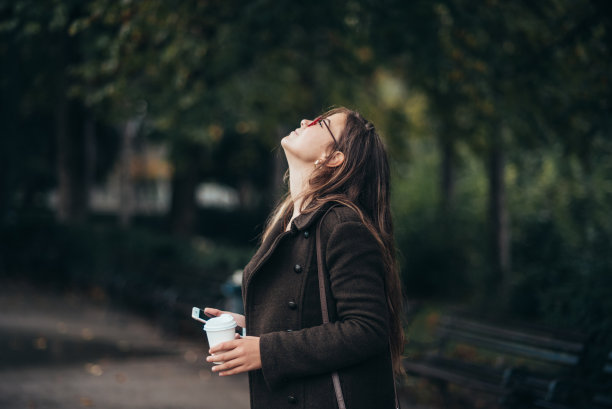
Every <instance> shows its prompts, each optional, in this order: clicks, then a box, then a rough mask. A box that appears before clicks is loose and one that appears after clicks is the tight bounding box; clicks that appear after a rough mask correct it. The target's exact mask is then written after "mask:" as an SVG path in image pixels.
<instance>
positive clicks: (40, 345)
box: [34, 337, 47, 350]
mask: <svg viewBox="0 0 612 409" xmlns="http://www.w3.org/2000/svg"><path fill="white" fill-rule="evenodd" d="M34 348H36V349H40V350H43V349H47V339H46V338H45V337H38V338H36V339H35V340H34Z"/></svg>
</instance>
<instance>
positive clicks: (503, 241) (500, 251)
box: [489, 128, 510, 306]
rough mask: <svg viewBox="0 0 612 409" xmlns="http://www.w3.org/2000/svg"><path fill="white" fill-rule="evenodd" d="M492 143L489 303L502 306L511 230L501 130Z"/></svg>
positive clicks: (507, 285) (507, 270) (506, 285)
mask: <svg viewBox="0 0 612 409" xmlns="http://www.w3.org/2000/svg"><path fill="white" fill-rule="evenodd" d="M498 132H499V135H496V138H495V140H494V141H493V143H492V146H491V151H490V157H489V224H490V235H491V240H490V243H491V260H492V271H491V274H492V275H491V278H490V284H491V286H492V288H490V290H491V291H490V296H491V300H495V302H496V303H498V304H499V303H500V302H501V303H502V306H503V303H504V301H505V300H506V299H507V295H508V290H509V279H510V277H509V275H510V229H509V216H508V209H507V206H506V186H505V180H504V169H505V155H504V144H503V128H501V129H500V130H499V131H498Z"/></svg>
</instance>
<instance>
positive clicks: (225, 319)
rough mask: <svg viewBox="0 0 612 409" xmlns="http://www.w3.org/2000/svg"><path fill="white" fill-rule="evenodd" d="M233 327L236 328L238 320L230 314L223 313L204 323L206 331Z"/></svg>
mask: <svg viewBox="0 0 612 409" xmlns="http://www.w3.org/2000/svg"><path fill="white" fill-rule="evenodd" d="M231 328H236V321H234V317H232V316H231V315H229V314H221V315H219V316H218V317H215V318H211V319H209V320H208V321H206V325H204V331H223V330H226V329H231Z"/></svg>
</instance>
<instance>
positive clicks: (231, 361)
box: [212, 358, 242, 372]
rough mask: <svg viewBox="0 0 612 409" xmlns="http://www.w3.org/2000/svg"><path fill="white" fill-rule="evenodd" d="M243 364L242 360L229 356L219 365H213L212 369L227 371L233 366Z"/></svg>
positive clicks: (214, 370)
mask: <svg viewBox="0 0 612 409" xmlns="http://www.w3.org/2000/svg"><path fill="white" fill-rule="evenodd" d="M241 365H242V360H241V359H239V358H237V359H232V358H228V359H226V360H224V361H223V363H222V364H219V365H215V366H213V367H212V371H213V372H225V371H228V370H231V369H232V368H235V367H237V366H241Z"/></svg>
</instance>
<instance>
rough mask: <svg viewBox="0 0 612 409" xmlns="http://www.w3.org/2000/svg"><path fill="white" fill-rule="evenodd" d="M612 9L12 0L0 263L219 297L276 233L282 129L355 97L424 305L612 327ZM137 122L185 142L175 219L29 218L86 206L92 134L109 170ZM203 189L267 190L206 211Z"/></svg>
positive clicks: (173, 150) (5, 64) (3, 113)
mask: <svg viewBox="0 0 612 409" xmlns="http://www.w3.org/2000/svg"><path fill="white" fill-rule="evenodd" d="M611 16H612V13H611V12H610V4H609V2H606V1H603V0H544V1H538V2H502V1H497V0H487V1H483V2H480V3H475V2H472V1H470V0H440V1H436V2H430V1H411V2H406V1H400V0H385V1H370V0H363V1H346V2H334V1H332V2H329V1H322V0H316V1H311V2H308V3H303V4H302V3H296V2H293V1H278V0H254V1H251V2H249V3H248V4H244V3H243V2H237V1H233V0H228V1H222V2H218V1H208V0H201V1H182V2H180V3H176V4H175V3H171V2H167V1H162V0H143V1H121V2H115V1H109V0H88V1H85V2H83V1H75V0H65V1H59V0H58V1H51V2H36V1H31V0H17V1H8V0H0V98H1V99H0V103H1V107H2V109H1V110H0V122H1V123H2V124H3V131H2V132H3V133H2V137H1V138H0V222H1V223H2V224H1V228H2V231H1V238H2V246H1V248H0V261H1V263H0V268H2V270H1V273H2V274H3V275H9V276H12V277H16V276H18V275H25V276H28V277H30V278H32V279H35V280H40V281H43V282H55V283H58V284H61V283H75V284H78V285H87V283H93V284H95V285H101V286H103V287H104V288H108V289H115V290H116V291H117V292H121V291H127V290H128V289H130V290H131V289H135V288H140V289H142V294H145V293H148V292H151V293H155V292H156V291H157V290H154V289H152V288H150V287H147V286H149V285H154V286H159V288H163V289H166V290H167V291H166V293H165V294H175V296H176V297H179V295H177V293H179V294H181V295H180V296H181V297H182V296H183V295H182V294H183V291H185V294H193V292H197V291H205V290H204V289H205V288H207V287H206V286H207V285H209V284H210V282H208V281H207V280H209V279H210V280H213V282H215V283H216V284H218V283H219V280H221V275H223V274H225V275H226V274H228V273H229V272H231V270H232V269H234V268H238V267H241V266H242V265H244V263H245V262H246V259H247V255H248V254H249V250H243V248H248V249H252V248H253V247H254V246H255V241H254V240H253V239H254V238H256V237H257V234H258V232H259V231H260V229H261V226H262V224H263V222H264V220H263V219H264V218H265V216H264V215H265V213H266V211H268V210H269V209H270V208H271V206H272V205H273V201H274V200H275V199H276V196H277V195H278V192H279V190H281V189H282V187H281V186H280V177H279V176H280V175H279V173H280V174H281V175H282V171H283V170H284V169H283V168H282V164H280V163H279V161H278V160H277V159H276V158H275V156H274V155H275V154H276V153H278V151H277V148H278V141H279V139H280V137H282V136H284V135H285V134H286V133H287V130H288V129H292V128H294V127H296V126H297V124H298V123H299V120H300V119H302V118H303V117H312V116H315V115H317V114H318V113H319V112H320V111H322V110H324V109H325V108H327V107H329V106H330V105H333V104H337V105H342V104H344V105H348V106H349V107H352V108H357V109H358V110H360V111H361V112H362V113H363V114H364V116H366V117H367V118H369V119H371V120H372V121H373V122H374V123H375V124H376V125H377V128H378V129H379V130H380V132H381V134H382V135H383V137H384V138H385V142H386V143H387V146H388V148H389V153H390V156H391V161H392V168H393V174H394V180H393V199H392V200H393V212H394V216H395V226H396V238H397V245H398V248H399V251H400V255H401V266H402V276H403V279H404V283H405V289H406V294H407V295H408V296H409V297H410V298H411V299H413V300H436V301H447V302H453V303H458V302H463V303H471V304H472V305H473V306H475V307H478V306H482V305H486V301H487V299H489V301H491V299H492V300H493V301H494V302H496V303H497V304H498V305H496V307H498V309H499V310H501V311H502V312H504V313H510V314H513V315H516V316H520V317H523V318H525V319H530V320H536V321H540V322H545V323H549V324H554V325H559V326H570V327H571V326H576V327H579V328H583V329H585V330H588V331H590V332H592V333H594V334H596V336H598V337H600V338H601V339H602V340H605V339H607V340H610V339H612V334H611V331H612V303H611V302H610V299H611V298H610V297H609V295H608V294H609V293H610V290H612V286H611V284H612V283H611V282H610V280H611V279H610V277H611V275H610V271H611V268H612V251H611V250H612V248H611V246H610V243H612V237H611V236H612V221H611V220H612V218H610V217H609V215H608V214H609V209H610V208H611V207H612V197H611V194H612V186H611V183H612V182H611V180H612V167H611V165H610V164H611V163H612V161H611V159H612V158H611V156H612V146H611V144H610V140H611V139H612V138H611V130H612V122H611V121H612V119H611V118H612V117H611V116H610V107H611V106H612V102H611V99H612V52H611V50H610V44H612V18H611ZM134 118H138V119H139V120H141V121H142V126H141V128H140V129H139V132H138V135H137V137H138V138H139V140H146V141H148V142H156V143H161V144H164V145H165V146H167V147H168V149H169V160H170V162H171V164H172V168H173V175H172V187H173V194H174V196H173V198H172V210H171V212H170V214H169V215H165V216H163V217H161V218H160V219H159V220H154V221H151V224H150V225H149V228H148V229H147V230H140V229H139V228H138V225H139V222H138V221H137V220H136V221H134V223H133V224H134V225H135V226H136V227H135V228H134V230H131V229H125V230H121V229H118V228H116V227H115V226H114V225H115V221H114V219H111V220H112V221H110V222H109V221H107V222H106V223H96V220H97V221H100V220H101V217H100V215H91V214H89V215H86V214H85V216H83V214H84V213H86V212H84V213H83V212H82V213H81V216H80V217H73V218H70V217H68V219H67V220H66V221H65V223H57V222H52V221H50V219H49V217H48V216H44V217H43V219H42V220H39V219H34V220H33V219H30V218H29V216H27V215H30V214H41V213H42V214H44V215H48V211H49V210H48V193H49V191H51V190H58V188H65V191H66V192H68V193H70V194H72V195H73V196H78V195H79V191H80V192H81V196H83V195H82V193H83V191H85V189H86V188H87V186H85V182H84V181H85V179H86V178H83V174H84V173H86V172H85V170H86V168H87V161H86V160H85V159H84V157H85V155H84V152H85V151H86V150H87V145H86V144H85V143H84V140H85V137H84V134H85V133H86V132H85V131H84V130H85V129H94V130H95V132H93V133H94V134H95V135H94V136H93V137H92V138H91V139H92V140H93V145H95V150H96V152H97V155H96V162H95V164H94V165H93V166H94V168H95V169H94V170H93V174H94V175H93V177H92V178H91V180H93V181H94V182H96V183H99V182H102V181H104V180H105V178H106V177H107V176H108V174H109V171H110V169H111V168H112V166H113V164H114V163H115V162H116V160H117V159H118V157H119V156H120V153H121V149H122V146H123V145H122V140H124V139H125V138H126V137H125V134H126V131H125V129H126V127H127V125H126V124H127V123H129V121H131V120H134ZM88 127H89V128H88ZM89 143H90V144H91V143H92V142H91V141H90V142H89ZM496 169H497V170H500V172H498V174H496V173H495V170H496ZM66 175H68V176H70V177H68V178H67V177H66ZM203 181H215V182H220V183H224V184H227V185H229V186H233V187H235V188H237V189H238V190H240V191H243V190H244V191H249V189H250V191H251V192H252V194H251V195H245V197H246V198H247V199H246V200H244V203H241V205H242V207H241V208H240V209H239V210H237V211H235V212H231V211H208V212H205V211H201V210H198V209H196V206H195V200H194V195H193V191H194V187H195V186H196V184H197V183H199V182H203ZM79 189H80V190H79ZM77 199H78V197H77ZM73 202H74V203H76V204H77V205H78V204H79V203H80V206H81V207H82V206H84V203H85V201H83V200H82V197H81V200H80V201H79V200H74V201H73ZM492 204H496V205H497V207H495V206H492ZM76 207H78V206H76ZM69 209H70V207H69ZM215 212H216V213H215ZM69 213H70V212H69ZM74 213H75V214H76V213H77V212H74ZM69 215H70V214H69ZM170 232H174V233H181V234H182V238H177V236H172V237H169V236H167V234H168V233H170ZM202 236H206V237H212V238H214V239H215V240H218V242H223V243H225V245H224V246H222V247H215V246H212V247H211V246H210V245H208V246H205V247H204V248H202V247H201V246H200V245H199V244H198V243H199V242H198V240H199V239H194V237H202ZM226 245H227V246H228V247H226ZM236 245H237V246H238V249H234V246H236ZM502 247H503V248H502ZM250 251H252V250H250ZM504 251H507V252H508V255H507V257H506V255H505V253H504ZM504 257H506V258H504ZM192 279H193V280H196V282H195V283H193V281H192ZM215 280H216V281H215ZM190 281H191V282H192V285H189V284H188V283H189V282H190ZM500 282H501V285H500ZM216 284H215V285H216ZM500 287H501V289H500ZM199 289H202V290H199ZM115 290H113V291H115ZM149 290H150V291H149ZM216 290H218V287H217V289H216ZM109 291H110V290H109ZM162 293H163V291H162ZM489 306H490V305H489Z"/></svg>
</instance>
